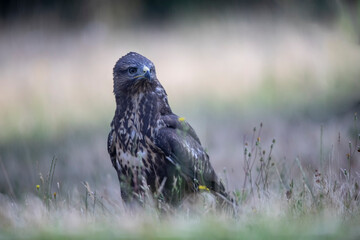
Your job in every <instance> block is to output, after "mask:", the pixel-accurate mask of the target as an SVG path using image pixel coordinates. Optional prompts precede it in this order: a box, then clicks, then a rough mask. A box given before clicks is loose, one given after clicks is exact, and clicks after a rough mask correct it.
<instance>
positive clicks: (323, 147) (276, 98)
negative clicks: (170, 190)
mask: <svg viewBox="0 0 360 240" xmlns="http://www.w3.org/2000/svg"><path fill="white" fill-rule="evenodd" d="M129 51H135V52H138V53H140V54H142V55H144V56H146V57H147V58H149V59H150V60H152V61H153V62H154V63H155V65H156V68H157V74H158V78H159V80H160V82H161V83H162V84H163V86H164V87H165V89H166V90H167V93H168V95H169V101H170V104H171V106H172V108H173V111H174V112H175V113H177V114H178V115H180V116H183V117H185V118H186V119H187V120H188V121H189V122H190V123H191V124H192V125H193V127H194V128H195V130H196V131H197V133H198V135H199V137H200V139H201V140H202V143H203V145H204V146H205V147H206V149H207V151H208V152H209V155H210V157H211V161H212V163H213V166H214V167H215V168H216V170H217V171H218V172H219V174H220V175H221V176H222V177H223V178H226V179H227V182H228V187H229V188H230V189H234V188H241V186H242V181H243V180H242V179H243V177H244V171H243V161H244V158H243V152H244V146H245V145H246V144H247V143H249V142H251V140H252V134H253V128H254V127H256V128H257V130H259V125H260V123H263V127H262V130H261V144H263V148H264V149H267V151H268V149H269V148H270V144H271V142H272V139H273V138H275V139H276V145H275V147H274V150H273V156H274V158H275V159H276V161H277V162H279V163H281V164H283V165H286V167H284V169H286V172H284V174H286V175H288V176H291V175H293V174H297V172H298V170H295V169H297V165H296V164H295V163H294V159H295V157H297V156H298V157H300V158H301V160H302V161H303V162H304V167H305V168H306V169H310V170H309V171H310V172H311V171H313V170H314V169H318V168H319V167H320V162H321V161H325V162H327V163H329V164H328V165H332V166H333V167H334V169H339V167H340V168H341V167H344V166H347V164H348V163H347V162H346V152H347V151H348V150H347V149H348V148H349V141H353V140H354V139H355V138H356V137H357V136H356V135H355V133H357V132H356V131H355V130H354V129H355V126H354V113H355V112H359V110H360V94H359V93H360V1H340V0H339V1H336V0H330V1H325V0H319V1H311V0H305V1H283V0H271V1H264V0H258V1H202V0H200V1H190V0H185V1H180V0H170V1H160V0H151V1H145V0H135V1H130V0H129V1H112V0H106V1H98V0H89V1H85V0H78V1H67V0H66V1H57V0H47V1H45V0H36V1H25V0H16V1H7V0H3V1H1V2H0V116H1V117H0V168H1V169H0V193H1V194H5V195H10V196H11V197H13V198H22V196H24V195H26V194H27V193H34V192H35V191H36V188H35V186H36V185H37V184H39V182H40V173H41V174H42V175H46V173H48V171H49V168H50V162H51V160H52V159H53V158H54V157H55V158H56V159H57V165H56V170H55V175H54V182H57V183H58V186H60V187H59V188H61V189H62V191H63V192H69V191H67V190H73V189H83V188H82V184H81V182H82V181H87V182H89V183H90V185H91V186H93V187H94V188H95V189H97V190H98V192H99V193H100V194H103V195H106V194H109V195H113V196H114V197H115V198H116V197H118V196H119V190H118V183H117V176H116V173H115V170H113V168H112V166H111V163H110V159H109V157H108V153H107V150H106V140H107V134H108V131H109V129H110V122H111V120H112V117H113V115H114V110H115V101H114V96H113V93H112V68H113V66H114V64H115V62H116V61H117V60H118V59H119V58H120V57H121V56H123V55H125V54H126V53H128V52H129ZM355 147H356V146H353V149H354V148H355ZM356 154H357V152H356V153H355V155H354V158H353V163H352V164H353V167H355V168H356V167H357V161H355V160H356V159H358V158H359V156H358V155H356ZM330 161H331V163H330ZM279 166H280V165H279ZM279 168H280V167H279ZM223 170H225V171H223ZM284 171H285V170H284ZM224 172H226V174H225V173H224ZM79 191H83V190H79Z"/></svg>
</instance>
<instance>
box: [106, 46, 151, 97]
mask: <svg viewBox="0 0 360 240" xmlns="http://www.w3.org/2000/svg"><path fill="white" fill-rule="evenodd" d="M113 74H114V94H115V96H121V95H124V94H134V93H136V92H141V91H147V90H148V91H151V90H153V89H154V88H155V87H156V85H157V84H158V80H157V78H156V72H155V66H154V64H153V63H152V62H151V61H150V60H149V59H147V58H146V57H144V56H142V55H140V54H138V53H135V52H129V53H128V54H126V55H125V56H123V57H122V58H120V59H119V60H118V61H117V62H116V64H115V67H114V72H113Z"/></svg>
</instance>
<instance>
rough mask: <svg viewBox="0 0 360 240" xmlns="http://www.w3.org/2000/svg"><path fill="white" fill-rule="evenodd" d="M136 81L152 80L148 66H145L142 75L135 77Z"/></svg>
mask: <svg viewBox="0 0 360 240" xmlns="http://www.w3.org/2000/svg"><path fill="white" fill-rule="evenodd" d="M135 78H136V79H146V80H149V81H150V80H151V76H150V69H149V68H148V67H147V66H143V69H142V73H141V74H139V75H138V76H136V77H135Z"/></svg>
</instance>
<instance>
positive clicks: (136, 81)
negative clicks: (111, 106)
mask: <svg viewBox="0 0 360 240" xmlns="http://www.w3.org/2000/svg"><path fill="white" fill-rule="evenodd" d="M113 77H114V94H115V99H116V111H115V116H114V118H113V120H112V122H111V130H110V133H109V136H108V152H109V154H110V158H111V162H112V164H113V166H114V168H115V170H116V172H117V174H118V178H119V181H120V190H121V196H122V198H123V200H124V201H125V202H129V201H131V200H132V199H134V198H138V197H139V196H140V197H141V195H142V194H143V191H144V185H143V184H146V185H147V187H148V188H149V189H150V190H151V191H152V192H153V193H154V194H157V196H158V197H160V198H162V199H163V200H164V201H166V202H168V203H171V204H176V203H178V202H179V201H181V200H182V199H183V198H184V196H186V195H187V194H189V193H194V192H198V191H199V190H200V189H205V190H207V191H210V192H212V193H214V194H216V195H219V196H223V197H225V198H226V197H227V194H226V192H225V188H224V186H223V184H222V183H221V182H220V181H219V179H218V177H217V175H216V173H215V171H214V169H213V167H212V166H211V164H210V161H209V156H208V154H207V153H206V152H205V151H204V149H203V147H202V146H201V143H200V140H199V138H198V136H197V135H196V133H195V131H194V129H193V128H192V127H191V126H190V124H189V123H187V122H186V121H185V119H184V118H181V117H179V116H178V115H176V114H174V113H173V112H172V111H171V108H170V106H169V103H168V99H167V94H166V92H165V89H164V88H163V86H162V85H161V84H160V82H159V80H158V79H157V77H156V71H155V66H154V64H153V63H152V62H151V61H150V60H149V59H147V58H146V57H144V56H142V55H140V54H138V53H135V52H130V53H128V54H126V55H125V56H123V57H122V58H120V59H119V60H118V61H117V63H116V64H115V67H114V69H113Z"/></svg>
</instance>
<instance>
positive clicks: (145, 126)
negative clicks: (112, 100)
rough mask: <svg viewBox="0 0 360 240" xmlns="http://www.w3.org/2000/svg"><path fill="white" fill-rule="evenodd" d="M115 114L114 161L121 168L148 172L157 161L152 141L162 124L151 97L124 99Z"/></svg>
mask: <svg viewBox="0 0 360 240" xmlns="http://www.w3.org/2000/svg"><path fill="white" fill-rule="evenodd" d="M123 104H124V105H122V106H121V109H119V110H117V115H118V118H117V119H116V120H115V121H116V122H115V128H116V129H117V133H118V134H117V137H118V142H119V144H117V146H118V147H117V148H118V149H117V159H118V161H119V162H120V164H121V165H122V166H127V167H132V168H133V167H142V166H143V165H145V166H144V167H145V168H149V167H150V166H151V163H152V162H154V161H155V160H156V156H155V155H156V154H154V152H153V149H154V146H155V145H154V139H155V136H156V132H157V131H158V129H159V128H161V126H163V125H164V124H163V123H162V120H160V113H159V110H158V104H157V101H156V99H155V98H154V97H153V96H146V95H144V94H139V95H137V96H134V97H132V98H131V99H127V100H126V101H124V103H123Z"/></svg>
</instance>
